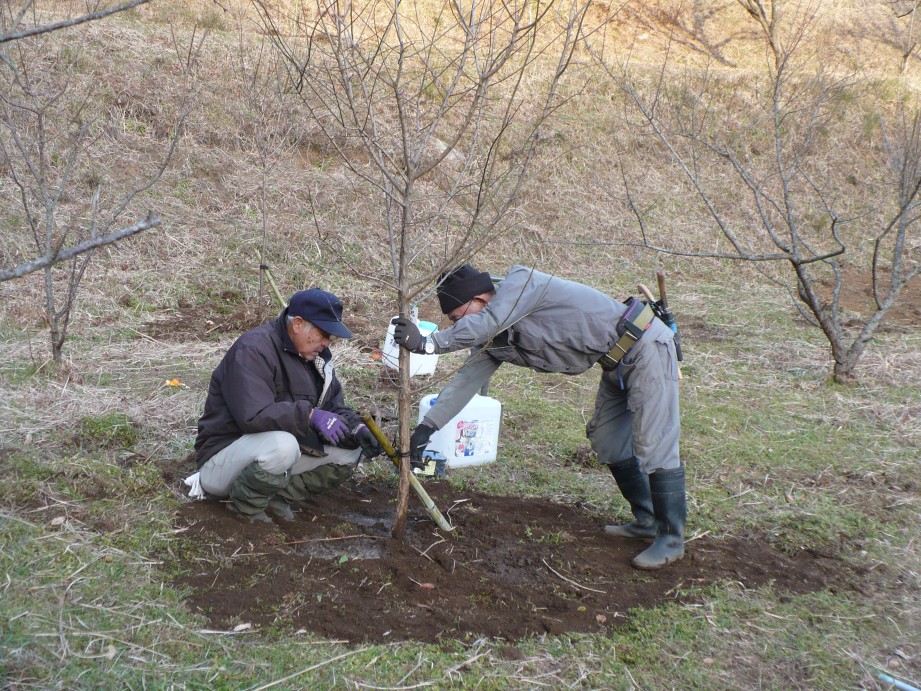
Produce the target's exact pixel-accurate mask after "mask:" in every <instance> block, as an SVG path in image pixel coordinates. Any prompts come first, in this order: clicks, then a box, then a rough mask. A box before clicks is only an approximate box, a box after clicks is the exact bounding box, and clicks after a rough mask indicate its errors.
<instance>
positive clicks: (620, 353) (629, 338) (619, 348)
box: [598, 297, 656, 370]
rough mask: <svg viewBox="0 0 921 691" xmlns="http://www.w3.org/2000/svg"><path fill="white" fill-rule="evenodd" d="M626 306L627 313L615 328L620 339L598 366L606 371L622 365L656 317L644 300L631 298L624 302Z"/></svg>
mask: <svg viewBox="0 0 921 691" xmlns="http://www.w3.org/2000/svg"><path fill="white" fill-rule="evenodd" d="M624 304H625V305H626V306H627V311H626V312H624V316H622V317H621V318H620V319H619V320H618V321H617V326H616V327H615V328H616V329H617V334H618V336H620V338H618V339H617V343H615V344H614V347H613V348H611V352H610V353H608V354H607V355H602V356H601V359H600V360H598V364H599V365H601V368H602V369H605V370H612V369H614V368H616V367H617V366H618V365H619V364H620V361H621V360H623V358H624V356H625V355H626V354H627V351H629V350H630V348H631V347H632V346H633V344H634V343H636V342H637V341H638V340H640V338H642V336H643V334H644V333H646V329H648V328H649V327H650V326H651V325H652V320H653V318H655V316H656V315H655V313H654V312H653V309H652V307H650V305H649V303H647V302H644V301H642V300H637V299H636V298H634V297H629V298H627V299H626V300H625V301H624Z"/></svg>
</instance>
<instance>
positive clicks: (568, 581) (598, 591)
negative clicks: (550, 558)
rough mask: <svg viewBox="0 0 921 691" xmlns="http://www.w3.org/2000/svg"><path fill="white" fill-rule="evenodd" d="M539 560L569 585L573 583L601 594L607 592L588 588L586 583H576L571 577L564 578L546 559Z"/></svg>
mask: <svg viewBox="0 0 921 691" xmlns="http://www.w3.org/2000/svg"><path fill="white" fill-rule="evenodd" d="M541 561H542V562H544V566H546V567H547V568H548V569H550V571H552V572H553V573H554V574H555V575H557V576H559V577H560V578H562V579H563V580H564V581H566V582H567V583H569V584H570V585H574V586H576V587H577V588H582V590H590V591H591V592H593V593H601V594H602V595H607V593H606V592H605V591H604V590H596V589H595V588H589V587H588V586H587V585H580V584H579V583H576V582H575V581H574V580H572V579H571V578H566V576H564V575H563V574H561V573H560V572H559V571H556V570H555V569H554V568H553V567H552V566H550V564H548V563H547V560H546V559H541Z"/></svg>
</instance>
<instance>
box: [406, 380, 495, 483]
mask: <svg viewBox="0 0 921 691" xmlns="http://www.w3.org/2000/svg"><path fill="white" fill-rule="evenodd" d="M437 398H438V396H437V395H428V396H423V397H422V400H421V401H419V422H422V418H423V417H425V414H426V413H427V412H428V410H429V408H431V407H432V406H433V405H435V401H436V399H437ZM501 420H502V404H501V403H499V401H497V400H496V399H495V398H490V397H489V396H480V395H479V394H477V395H475V396H474V397H473V398H472V399H470V402H469V403H468V404H467V405H466V406H464V409H463V410H462V411H460V413H458V414H457V415H456V416H455V417H453V418H452V419H451V420H450V421H449V422H448V424H446V425H445V426H444V427H442V428H441V429H440V430H438V431H437V432H435V434H433V435H432V438H431V440H429V444H428V446H427V447H426V449H427V450H428V451H434V452H436V453H440V454H442V455H443V456H444V457H445V458H447V459H448V461H447V463H446V465H447V467H448V468H461V467H463V466H469V465H479V464H481V463H492V462H493V461H495V460H496V453H497V451H498V446H499V426H500V423H501Z"/></svg>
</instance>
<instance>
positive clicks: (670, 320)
mask: <svg viewBox="0 0 921 691" xmlns="http://www.w3.org/2000/svg"><path fill="white" fill-rule="evenodd" d="M656 281H657V282H658V284H659V299H658V300H656V299H655V298H654V297H653V295H652V293H651V292H649V288H647V287H646V286H644V285H643V284H642V283H640V284H639V286H638V287H639V289H640V292H641V293H643V295H644V296H645V297H646V299H647V300H648V301H649V306H650V307H652V311H653V312H654V313H655V315H656V316H657V317H658V318H659V320H660V321H661V322H662V323H663V324H665V325H666V326H667V327H668V328H670V329H671V330H672V333H674V334H675V355H676V356H677V357H678V361H679V362H681V361H682V360H683V359H684V355H683V354H682V352H681V334H680V333H678V322H677V321H675V315H674V314H672V312H671V310H669V309H668V296H667V294H666V292H665V272H664V271H662V270H661V269H660V270H659V271H656Z"/></svg>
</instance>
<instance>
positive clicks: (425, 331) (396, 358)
mask: <svg viewBox="0 0 921 691" xmlns="http://www.w3.org/2000/svg"><path fill="white" fill-rule="evenodd" d="M416 326H418V327H419V333H420V334H422V335H423V336H428V335H430V334H432V333H434V332H435V331H437V330H438V326H437V325H436V324H433V323H432V322H418V323H417V324H416ZM393 329H394V326H393V324H391V325H390V326H389V327H388V329H387V338H386V339H385V340H384V349H383V350H382V351H381V359H382V360H383V361H384V364H385V365H387V367H390V368H391V369H400V346H398V345H397V344H396V343H394V342H393ZM437 364H438V353H433V354H432V355H420V354H419V353H410V355H409V376H411V377H415V376H417V375H420V374H434V372H435V365H437Z"/></svg>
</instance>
